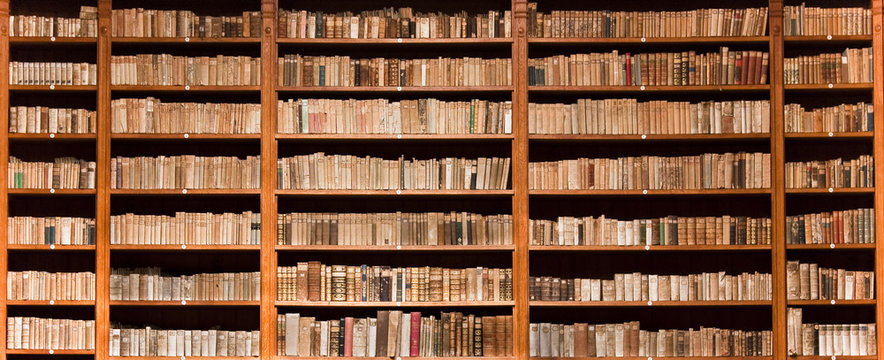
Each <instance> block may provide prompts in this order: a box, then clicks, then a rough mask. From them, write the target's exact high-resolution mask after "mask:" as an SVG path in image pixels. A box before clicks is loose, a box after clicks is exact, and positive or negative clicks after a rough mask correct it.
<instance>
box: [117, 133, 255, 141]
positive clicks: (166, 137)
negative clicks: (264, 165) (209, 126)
mask: <svg viewBox="0 0 884 360" xmlns="http://www.w3.org/2000/svg"><path fill="white" fill-rule="evenodd" d="M111 139H113V140H131V141H141V140H150V141H172V140H260V139H261V134H190V133H187V134H128V133H127V134H111Z"/></svg>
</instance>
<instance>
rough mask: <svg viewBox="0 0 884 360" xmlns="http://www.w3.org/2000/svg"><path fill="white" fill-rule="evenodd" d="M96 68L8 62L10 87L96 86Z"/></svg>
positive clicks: (53, 63) (49, 63)
mask: <svg viewBox="0 0 884 360" xmlns="http://www.w3.org/2000/svg"><path fill="white" fill-rule="evenodd" d="M97 79H98V67H97V66H96V65H95V64H89V63H69V62H24V61H10V62H9V84H10V85H96V84H97Z"/></svg>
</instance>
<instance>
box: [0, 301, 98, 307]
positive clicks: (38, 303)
mask: <svg viewBox="0 0 884 360" xmlns="http://www.w3.org/2000/svg"><path fill="white" fill-rule="evenodd" d="M49 301H50V300H6V305H8V306H95V300H52V302H51V303H50V302H49Z"/></svg>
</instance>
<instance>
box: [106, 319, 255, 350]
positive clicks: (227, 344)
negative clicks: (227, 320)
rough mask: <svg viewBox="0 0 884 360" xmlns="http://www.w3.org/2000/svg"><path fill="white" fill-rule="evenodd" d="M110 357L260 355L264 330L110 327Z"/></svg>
mask: <svg viewBox="0 0 884 360" xmlns="http://www.w3.org/2000/svg"><path fill="white" fill-rule="evenodd" d="M108 345H109V353H110V354H109V355H110V356H123V357H129V356H170V357H171V356H175V357H185V356H231V357H232V356H240V357H243V356H260V355H261V331H260V330H254V331H243V330H238V331H232V330H231V331H228V330H217V329H212V330H165V329H157V328H153V327H150V326H148V327H145V328H128V327H122V326H120V325H119V324H111V329H110V343H109V344H108Z"/></svg>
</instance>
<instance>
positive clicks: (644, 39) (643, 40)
mask: <svg viewBox="0 0 884 360" xmlns="http://www.w3.org/2000/svg"><path fill="white" fill-rule="evenodd" d="M645 41H648V39H647V38H642V42H645ZM648 360H651V358H648Z"/></svg>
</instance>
